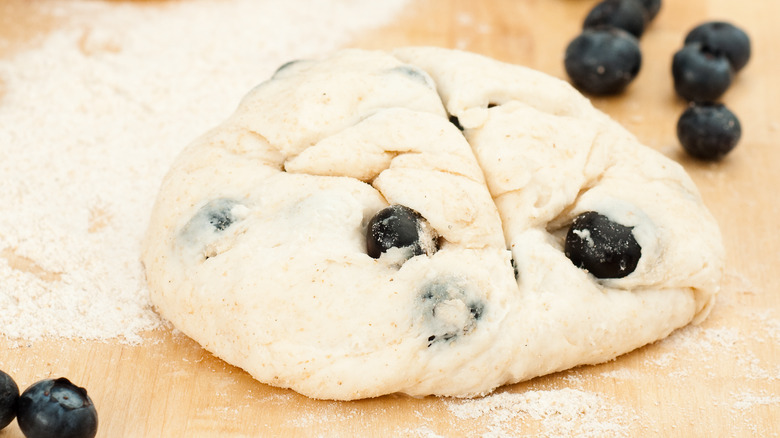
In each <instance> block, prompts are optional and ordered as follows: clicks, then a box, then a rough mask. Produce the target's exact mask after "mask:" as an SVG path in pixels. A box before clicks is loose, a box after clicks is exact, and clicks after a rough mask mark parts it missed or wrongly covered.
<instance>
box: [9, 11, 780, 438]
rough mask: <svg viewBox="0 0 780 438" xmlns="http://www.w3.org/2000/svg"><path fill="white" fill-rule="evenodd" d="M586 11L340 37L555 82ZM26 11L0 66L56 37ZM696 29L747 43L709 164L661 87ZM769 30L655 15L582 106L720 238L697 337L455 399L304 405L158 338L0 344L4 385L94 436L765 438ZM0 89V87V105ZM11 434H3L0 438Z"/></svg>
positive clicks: (433, 23) (168, 334)
mask: <svg viewBox="0 0 780 438" xmlns="http://www.w3.org/2000/svg"><path fill="white" fill-rule="evenodd" d="M595 3H596V2H595V1H591V0H482V1H479V2H477V1H469V0H418V1H414V2H410V4H409V5H408V7H407V8H406V10H405V11H404V13H403V14H402V15H401V16H400V17H398V18H397V19H396V20H395V21H394V23H393V24H392V25H389V26H387V27H385V28H383V29H379V30H376V31H372V32H369V33H367V34H364V35H360V36H358V37H356V38H355V40H354V41H353V42H352V44H351V46H355V47H364V48H391V47H395V46H400V45H435V46H443V47H455V48H460V49H465V50H471V51H475V52H479V53H483V54H485V55H489V56H492V57H495V58H498V59H500V60H503V61H508V62H513V63H519V64H524V65H527V66H530V67H533V68H536V69H539V70H542V71H545V72H547V73H550V74H552V75H555V76H558V77H562V78H564V77H565V73H564V71H563V66H562V59H563V52H564V49H565V47H566V45H567V43H568V41H569V40H571V39H572V38H573V37H574V36H575V35H576V34H577V33H578V32H579V27H580V24H581V22H582V19H583V17H584V16H585V14H586V13H587V11H588V10H589V9H590V8H591V7H592V6H593V5H594V4H595ZM41 4H42V2H29V3H28V2H26V0H4V1H3V2H1V4H0V56H10V54H11V53H13V52H18V51H20V50H25V49H26V48H27V47H30V46H33V45H34V44H35V37H36V36H40V35H42V34H45V32H46V31H48V30H50V29H52V28H56V27H57V26H58V23H57V20H53V19H51V18H50V17H48V18H47V17H46V16H44V15H38V14H37V13H36V11H38V10H39V8H40V7H41ZM135 6H136V7H156V6H155V4H154V3H153V2H140V3H136V4H135ZM708 19H727V20H729V21H732V22H734V23H736V24H739V25H740V26H742V27H743V28H745V29H746V30H747V31H748V32H749V34H750V36H751V37H752V40H753V58H752V60H751V62H750V63H749V64H748V66H747V68H746V69H745V70H743V71H742V72H741V73H740V74H739V75H738V76H737V79H736V80H735V82H734V84H733V85H732V87H731V89H730V90H729V91H728V92H727V94H726V95H725V96H724V98H723V99H724V101H726V102H727V104H728V106H729V107H730V108H732V109H733V110H734V112H735V113H736V114H737V115H738V116H739V117H740V119H741V122H742V126H743V131H744V134H743V138H742V141H741V143H740V144H739V146H738V148H737V149H736V150H735V151H734V153H733V154H732V155H730V156H729V157H728V158H727V159H726V160H724V161H722V162H720V163H717V164H702V163H698V162H695V161H693V160H691V159H689V158H687V157H686V156H685V155H684V154H683V153H682V152H681V150H680V148H679V146H678V144H677V140H676V137H675V123H676V120H677V117H678V116H679V114H680V113H681V112H682V110H683V109H684V102H682V101H681V100H679V99H677V98H676V97H675V95H674V93H673V87H672V81H671V75H670V66H671V57H672V54H673V53H674V51H676V50H677V49H678V48H679V47H680V46H681V44H682V41H683V37H684V35H685V33H686V32H687V31H688V30H689V29H691V28H692V27H693V26H694V25H696V24H698V23H700V22H702V21H705V20H708ZM778 19H780V2H778V1H777V0H754V1H750V2H745V1H743V2H735V1H733V0H686V1H672V0H666V1H665V2H664V6H663V8H662V11H661V13H660V15H659V16H658V17H657V18H656V20H655V21H654V22H653V23H652V25H651V26H650V28H649V29H648V30H647V32H646V34H645V35H644V36H643V38H642V40H641V46H642V51H643V56H644V63H643V67H642V71H641V73H640V75H639V77H638V79H637V80H636V81H635V82H634V83H633V84H632V85H631V86H630V88H629V90H628V91H627V92H626V93H625V94H624V95H622V96H620V97H615V98H609V99H603V98H600V99H595V100H594V104H595V105H596V106H597V107H599V108H600V109H602V110H604V111H605V112H607V113H608V114H610V115H612V116H613V117H614V118H616V119H617V120H618V121H620V122H621V123H623V124H624V125H625V126H626V127H627V128H628V129H629V130H631V131H632V132H634V133H635V134H636V135H637V136H638V137H639V138H640V140H642V141H643V142H644V143H645V144H647V145H649V146H651V147H653V148H655V149H658V150H659V151H661V152H662V153H664V154H666V155H667V156H669V157H671V158H673V159H675V160H677V161H679V162H680V163H682V164H683V165H684V166H685V168H686V169H687V170H688V171H689V172H690V174H691V175H692V177H693V179H694V180H695V182H696V183H697V184H698V186H699V188H700V189H701V192H702V194H703V196H704V199H705V202H706V204H707V205H708V206H709V207H710V209H711V210H712V212H713V214H714V215H715V216H716V218H717V220H718V222H719V223H720V225H721V228H722V231H723V235H724V239H725V244H726V248H727V251H728V268H727V271H726V277H725V280H724V285H723V291H722V293H721V296H720V299H719V301H718V304H717V306H716V307H715V309H714V311H713V313H712V315H711V316H710V318H709V319H708V320H706V321H705V322H704V323H703V324H702V325H701V326H698V327H692V328H686V329H683V330H681V331H678V332H676V333H674V334H673V335H672V336H671V337H670V338H669V339H667V340H665V341H662V342H658V343H656V344H653V345H650V346H647V347H645V348H642V349H640V350H638V351H635V352H632V353H630V354H627V355H624V356H622V357H620V358H618V359H617V360H615V361H612V362H610V363H606V364H602V365H597V366H585V367H579V368H577V369H574V370H570V371H566V372H561V373H558V374H555V375H551V376H546V377H542V378H538V379H535V380H532V381H530V382H525V383H521V384H517V385H512V386H508V387H505V388H502V389H500V391H499V392H498V395H494V396H490V397H487V398H484V399H477V400H469V401H458V400H452V399H441V398H433V397H429V398H423V399H413V398H407V397H398V396H387V397H381V398H378V399H372V400H363V401H356V402H331V401H316V400H311V399H308V398H305V397H303V396H300V395H297V394H296V393H294V392H292V391H288V390H283V389H276V388H271V387H268V386H266V385H263V384H260V383H258V382H256V381H254V380H253V379H252V378H251V377H249V376H248V375H247V374H246V373H244V372H243V371H241V370H239V369H237V368H234V367H232V366H230V365H227V364H226V363H224V362H222V361H221V360H219V359H216V358H215V357H213V356H212V355H211V354H209V353H208V352H206V351H204V350H203V349H201V348H200V347H199V346H198V345H197V344H196V343H194V342H193V341H191V340H190V339H188V338H187V337H185V336H183V335H181V334H177V333H175V332H173V331H172V330H169V329H164V330H159V331H154V332H150V333H146V334H145V335H144V339H145V341H144V342H143V343H142V344H140V345H124V344H121V343H119V342H116V341H109V342H83V341H77V340H49V341H39V342H21V343H18V342H15V341H11V340H7V339H3V338H2V337H0V369H3V370H5V371H7V372H9V373H11V374H12V375H13V376H14V377H15V378H16V380H17V382H18V383H19V385H20V387H26V386H27V385H29V384H31V383H33V382H35V381H37V380H39V379H41V378H46V377H59V376H67V377H69V378H71V379H72V380H74V381H76V382H78V383H79V384H81V385H83V386H85V387H86V388H87V389H88V391H89V394H90V395H91V397H92V398H93V400H94V401H95V403H96V405H97V408H98V411H99V416H100V429H99V434H98V435H99V436H101V437H141V436H149V437H201V436H203V437H211V436H214V437H239V436H411V437H432V436H447V437H449V436H481V435H489V436H556V435H557V436H576V435H580V436H663V437H671V436H680V437H692V436H701V437H720V436H723V437H726V436H729V437H730V436H738V437H742V436H746V437H747V436H762V437H764V436H778V435H779V434H780V275H778V273H777V269H778V267H780V196H779V195H778V187H780V172H778V169H777V168H776V167H777V166H780V141H778V140H780V139H779V137H780V86H778V79H777V78H779V77H780V55H778V53H779V52H778V50H777V48H776V44H777V42H778V41H780V26H779V25H778V24H779V23H778ZM3 87H4V84H3V83H2V82H1V81H0V94H2V93H3ZM0 104H2V103H0ZM0 129H2V121H0ZM0 159H1V158H0ZM22 262H23V261H22ZM22 262H20V263H21V265H23V263H22ZM21 265H20V266H19V268H20V269H24V266H21ZM0 281H2V279H0ZM0 311H2V310H1V309H0ZM21 436H22V434H21V432H20V431H19V428H18V426H17V425H16V423H15V422H14V423H13V424H11V425H10V426H9V427H8V428H6V429H5V430H4V431H2V432H0V437H2V438H17V437H21Z"/></svg>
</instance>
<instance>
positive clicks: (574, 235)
mask: <svg viewBox="0 0 780 438" xmlns="http://www.w3.org/2000/svg"><path fill="white" fill-rule="evenodd" d="M564 253H565V254H566V257H568V258H569V260H571V261H572V263H574V265H575V266H577V267H578V268H583V269H587V270H588V272H590V274H591V275H593V276H594V277H596V278H622V277H625V276H627V275H628V274H630V273H632V272H634V270H635V269H636V266H637V264H638V263H639V259H640V257H641V256H642V247H641V246H639V243H638V242H637V241H636V238H635V237H634V233H633V229H632V227H627V226H624V225H621V224H619V223H616V222H613V221H612V220H610V219H609V218H608V217H607V216H604V215H602V214H599V213H597V212H595V211H587V212H585V213H582V214H580V215H579V216H577V217H576V218H574V222H573V223H572V225H571V228H569V231H568V233H567V234H566V242H565V245H564Z"/></svg>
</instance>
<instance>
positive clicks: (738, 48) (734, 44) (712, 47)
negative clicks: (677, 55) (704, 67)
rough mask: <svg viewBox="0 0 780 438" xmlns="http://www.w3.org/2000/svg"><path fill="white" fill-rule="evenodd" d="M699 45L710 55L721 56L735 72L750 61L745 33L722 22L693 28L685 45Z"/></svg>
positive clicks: (747, 39) (711, 22)
mask: <svg viewBox="0 0 780 438" xmlns="http://www.w3.org/2000/svg"><path fill="white" fill-rule="evenodd" d="M691 43H699V44H701V45H702V46H703V47H706V48H707V50H708V51H709V52H711V53H715V54H717V55H723V56H725V57H726V58H727V59H728V60H729V63H731V67H732V68H733V69H734V71H735V72H737V71H740V70H742V67H744V66H745V64H747V62H748V60H749V59H750V37H748V36H747V34H746V33H745V31H743V30H742V29H740V28H738V27H736V26H734V25H733V24H731V23H726V22H724V21H709V22H707V23H703V24H700V25H698V26H696V27H695V28H693V30H691V31H690V32H689V33H688V36H686V37H685V44H691Z"/></svg>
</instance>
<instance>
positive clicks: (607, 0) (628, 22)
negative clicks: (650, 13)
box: [583, 0, 647, 38]
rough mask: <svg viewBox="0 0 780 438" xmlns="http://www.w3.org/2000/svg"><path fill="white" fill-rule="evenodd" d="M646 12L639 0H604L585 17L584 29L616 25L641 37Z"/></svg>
mask: <svg viewBox="0 0 780 438" xmlns="http://www.w3.org/2000/svg"><path fill="white" fill-rule="evenodd" d="M646 17H647V12H645V10H644V8H643V7H642V5H641V3H639V2H638V1H637V0H603V1H602V2H601V3H599V4H597V5H596V6H594V7H593V9H591V10H590V13H588V15H587V16H586V17H585V23H583V29H592V28H597V27H616V28H618V29H623V30H625V31H626V32H628V33H630V34H631V35H633V36H635V37H636V38H639V37H640V36H642V33H643V32H644V31H645V21H646Z"/></svg>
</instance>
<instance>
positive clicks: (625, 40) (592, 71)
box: [564, 28, 642, 95]
mask: <svg viewBox="0 0 780 438" xmlns="http://www.w3.org/2000/svg"><path fill="white" fill-rule="evenodd" d="M564 66H565V67H566V73H568V74H569V77H570V78H571V80H572V82H573V83H574V85H576V86H577V87H578V88H579V89H581V90H583V91H585V92H587V93H590V94H595V95H606V94H616V93H619V92H621V91H623V89H625V88H626V86H627V85H628V84H629V83H630V82H631V81H633V80H634V78H635V77H636V75H637V74H638V73H639V69H640V67H641V66H642V53H641V52H640V50H639V43H638V42H637V40H636V38H634V37H633V36H631V34H629V33H627V32H625V31H623V30H620V29H615V28H599V29H586V30H584V31H583V32H582V34H580V35H579V36H578V37H577V38H575V39H574V40H572V42H571V43H569V46H568V47H567V48H566V56H565V59H564Z"/></svg>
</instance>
